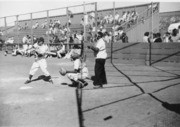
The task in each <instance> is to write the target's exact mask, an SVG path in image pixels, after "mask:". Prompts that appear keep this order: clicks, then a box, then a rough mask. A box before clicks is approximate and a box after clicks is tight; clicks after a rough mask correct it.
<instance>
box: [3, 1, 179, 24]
mask: <svg viewBox="0 0 180 127" xmlns="http://www.w3.org/2000/svg"><path fill="white" fill-rule="evenodd" d="M114 1H115V2H116V7H126V6H131V5H139V4H146V3H150V2H152V1H150V0H136V2H134V1H133V0H128V1H125V0H114ZM83 2H85V3H90V2H98V4H97V7H98V8H97V9H98V10H99V9H106V8H112V7H113V1H112V0H103V1H102V0H96V1H92V0H85V1H80V0H66V1H65V0H61V1H60V0H31V1H30V0H0V17H5V16H12V15H19V14H25V13H32V12H36V11H43V10H49V9H55V8H62V7H67V6H72V5H79V4H83ZM153 2H155V1H153ZM156 2H160V12H169V11H180V0H178V1H177V0H174V1H173V0H171V2H170V1H167V0H159V1H156ZM89 8H91V9H92V8H93V6H91V7H89ZM72 11H83V7H81V8H80V7H78V8H77V7H76V8H73V10H72ZM52 13H54V14H55V13H56V11H54V12H52ZM57 13H59V10H58V12H57ZM61 13H62V14H63V13H64V14H65V9H62V11H61ZM41 15H46V13H42V14H41ZM50 15H51V14H50ZM26 16H27V15H24V17H26ZM28 16H29V15H28ZM34 16H35V17H34V18H36V15H34ZM52 16H53V14H52ZM22 17H23V16H22ZM20 18H21V17H20ZM37 18H38V16H37ZM2 20H3V19H2V18H1V19H0V22H3V21H2ZM9 20H16V19H15V17H13V19H10V18H9Z"/></svg>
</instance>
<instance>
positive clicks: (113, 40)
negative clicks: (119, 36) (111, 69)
mask: <svg viewBox="0 0 180 127" xmlns="http://www.w3.org/2000/svg"><path fill="white" fill-rule="evenodd" d="M113 9H114V13H113V38H112V41H111V63H113V43H114V42H115V38H114V33H115V11H116V10H115V2H113Z"/></svg>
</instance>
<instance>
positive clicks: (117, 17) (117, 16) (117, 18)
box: [115, 12, 120, 24]
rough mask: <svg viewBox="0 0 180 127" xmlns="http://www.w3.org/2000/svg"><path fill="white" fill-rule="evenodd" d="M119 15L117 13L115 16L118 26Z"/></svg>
mask: <svg viewBox="0 0 180 127" xmlns="http://www.w3.org/2000/svg"><path fill="white" fill-rule="evenodd" d="M119 17H120V16H119V14H118V12H116V14H115V24H118V22H119Z"/></svg>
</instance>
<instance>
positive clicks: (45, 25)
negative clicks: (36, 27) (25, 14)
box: [41, 19, 47, 29]
mask: <svg viewBox="0 0 180 127" xmlns="http://www.w3.org/2000/svg"><path fill="white" fill-rule="evenodd" d="M46 27H47V19H46V20H45V21H44V23H42V25H41V28H43V29H45V28H46Z"/></svg>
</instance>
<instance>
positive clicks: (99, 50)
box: [88, 32, 107, 89]
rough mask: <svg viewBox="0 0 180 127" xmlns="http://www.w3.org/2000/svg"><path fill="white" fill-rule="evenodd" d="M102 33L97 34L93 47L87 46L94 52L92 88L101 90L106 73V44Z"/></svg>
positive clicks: (105, 82)
mask: <svg viewBox="0 0 180 127" xmlns="http://www.w3.org/2000/svg"><path fill="white" fill-rule="evenodd" d="M103 36H104V35H103V33H102V32H98V35H97V43H96V44H95V46H92V45H91V46H88V49H91V50H93V51H94V54H95V57H96V61H95V67H94V71H95V78H94V82H93V84H94V88H95V89H96V88H102V87H103V85H104V84H107V79H106V72H105V62H106V58H107V52H106V44H105V41H104V40H103Z"/></svg>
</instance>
